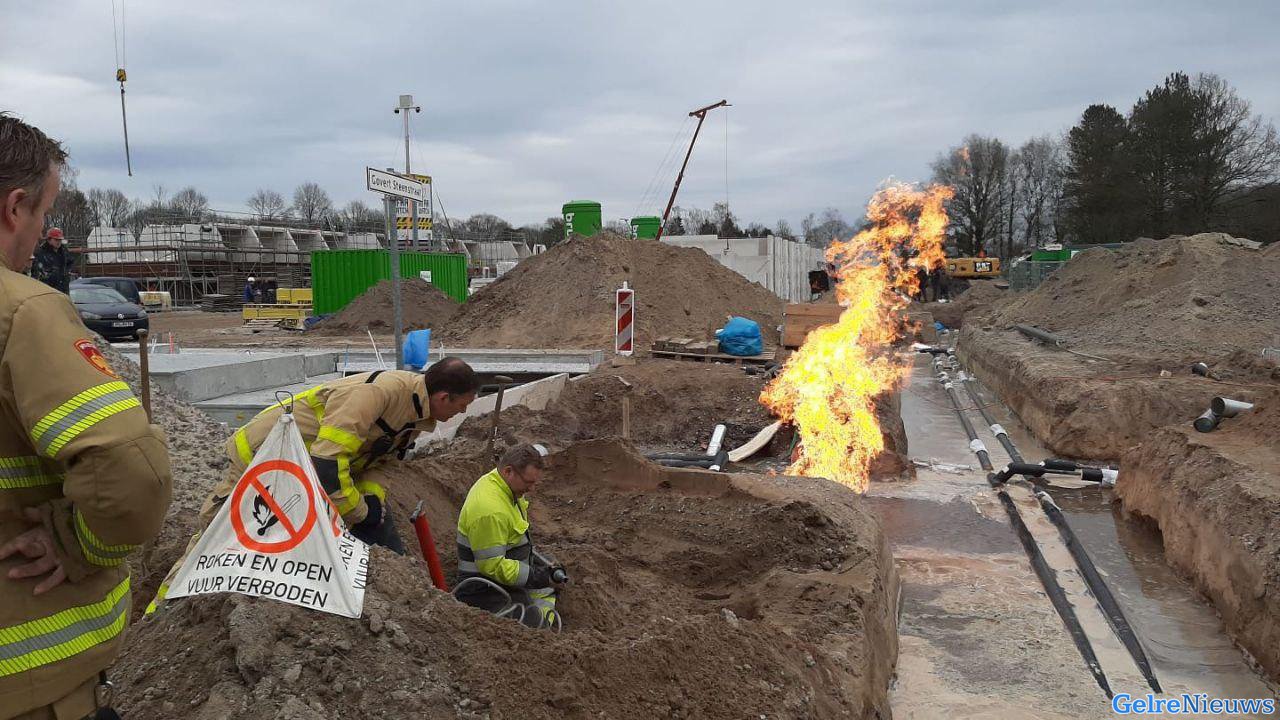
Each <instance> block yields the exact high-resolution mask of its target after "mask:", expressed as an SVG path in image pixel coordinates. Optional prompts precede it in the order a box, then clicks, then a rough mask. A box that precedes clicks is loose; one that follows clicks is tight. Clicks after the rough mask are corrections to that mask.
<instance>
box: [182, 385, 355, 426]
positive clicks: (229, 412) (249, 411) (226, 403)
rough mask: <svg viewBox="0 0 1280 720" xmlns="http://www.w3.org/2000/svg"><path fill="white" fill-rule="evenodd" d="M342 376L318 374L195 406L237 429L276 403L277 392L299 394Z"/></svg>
mask: <svg viewBox="0 0 1280 720" xmlns="http://www.w3.org/2000/svg"><path fill="white" fill-rule="evenodd" d="M342 377H343V376H342V375H341V374H339V373H328V374H324V375H316V376H313V377H310V378H308V379H307V380H306V381H305V382H299V383H293V384H291V385H284V386H281V387H276V388H268V389H265V390H253V391H251V392H245V393H237V394H234V395H225V396H222V397H216V398H211V399H209V400H203V401H201V402H197V403H195V406H196V407H198V408H200V409H201V410H203V411H204V412H205V413H206V414H208V415H209V416H210V417H212V418H213V419H214V420H217V421H218V422H224V423H226V424H227V426H228V427H230V428H232V429H235V428H238V427H240V426H241V425H244V424H245V423H247V422H249V421H250V420H251V419H253V416H254V415H257V414H258V413H260V412H262V410H263V408H265V407H267V406H268V405H273V404H275V402H276V393H277V392H281V391H285V392H290V393H293V394H294V395H297V394H298V393H301V392H302V391H304V390H310V389H311V388H313V387H315V386H316V385H319V384H321V383H326V382H329V381H330V380H339V379H341V378H342Z"/></svg>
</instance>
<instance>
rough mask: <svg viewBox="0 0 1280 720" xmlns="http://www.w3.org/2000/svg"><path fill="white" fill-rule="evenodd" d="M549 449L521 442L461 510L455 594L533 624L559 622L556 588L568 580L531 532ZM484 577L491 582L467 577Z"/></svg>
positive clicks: (483, 479)
mask: <svg viewBox="0 0 1280 720" xmlns="http://www.w3.org/2000/svg"><path fill="white" fill-rule="evenodd" d="M546 454H547V451H546V448H544V447H542V446H541V445H517V446H516V447H513V448H511V449H510V450H508V451H506V452H505V453H503V455H502V458H501V459H500V460H498V467H496V468H494V469H493V470H491V471H489V473H487V474H486V475H484V476H483V477H481V478H480V479H479V480H477V481H476V482H475V484H474V485H472V486H471V490H470V491H469V492H468V493H467V499H466V501H464V502H463V503H462V510H461V511H460V512H459V513H458V589H457V591H456V594H457V597H458V599H459V600H461V601H462V602H465V603H467V604H468V605H473V606H475V607H478V608H481V609H484V610H488V611H489V612H494V613H502V614H504V615H508V616H511V617H515V618H517V619H519V620H520V621H521V622H523V623H524V624H525V625H528V626H529V627H533V628H544V627H560V626H561V625H562V622H561V619H560V618H559V617H558V614H557V612H556V609H555V608H556V593H557V590H558V589H559V588H560V587H562V586H563V585H564V584H565V583H567V582H568V581H569V577H568V575H567V574H566V573H565V570H564V568H563V567H562V566H560V565H559V564H557V563H556V562H555V560H553V559H551V558H550V557H549V556H547V555H545V554H543V553H540V552H538V551H537V550H536V549H535V548H534V545H533V539H532V537H531V536H530V531H529V500H528V498H526V497H525V495H527V494H528V493H529V492H530V491H532V490H533V489H534V488H536V487H537V486H538V483H540V482H541V481H542V472H543V469H544V467H545V463H544V458H545V457H546ZM472 578H484V579H485V580H487V581H489V582H492V583H496V584H497V585H499V586H500V587H501V588H502V591H498V590H497V588H494V587H493V586H492V585H490V584H489V583H485V582H474V581H473V582H469V583H468V582H467V580H468V579H472Z"/></svg>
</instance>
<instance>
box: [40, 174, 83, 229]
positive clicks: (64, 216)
mask: <svg viewBox="0 0 1280 720" xmlns="http://www.w3.org/2000/svg"><path fill="white" fill-rule="evenodd" d="M79 175H80V172H79V170H77V169H76V168H74V167H71V166H67V167H66V168H64V169H63V172H62V178H61V186H60V187H59V189H58V197H57V198H55V199H54V201H53V207H51V208H49V217H48V222H49V226H50V227H57V228H61V229H62V231H63V232H64V233H66V235H67V237H68V238H82V237H88V235H89V231H90V230H92V229H93V208H91V207H90V206H89V201H88V199H87V198H86V197H85V194H84V193H82V192H80V189H79V188H78V187H77V186H76V178H77V177H79Z"/></svg>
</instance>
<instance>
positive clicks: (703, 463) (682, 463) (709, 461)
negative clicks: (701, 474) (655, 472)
mask: <svg viewBox="0 0 1280 720" xmlns="http://www.w3.org/2000/svg"><path fill="white" fill-rule="evenodd" d="M715 461H716V459H715V458H709V457H707V456H705V455H704V456H703V457H702V459H701V460H654V462H655V463H657V464H659V465H664V466H666V467H677V468H703V469H706V468H709V467H711V466H712V465H713V464H715Z"/></svg>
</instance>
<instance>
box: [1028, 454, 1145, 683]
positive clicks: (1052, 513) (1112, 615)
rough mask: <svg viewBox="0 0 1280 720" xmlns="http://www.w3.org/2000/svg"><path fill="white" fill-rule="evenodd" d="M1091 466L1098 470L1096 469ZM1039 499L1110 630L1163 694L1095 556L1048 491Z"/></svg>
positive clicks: (1038, 496) (1038, 497)
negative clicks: (1082, 542)
mask: <svg viewBox="0 0 1280 720" xmlns="http://www.w3.org/2000/svg"><path fill="white" fill-rule="evenodd" d="M1089 469H1092V470H1097V468H1089ZM1099 472H1101V471H1099ZM1036 499H1037V500H1039V501H1040V507H1042V508H1044V514H1045V515H1048V516H1049V521H1050V522H1052V523H1053V525H1054V527H1056V528H1058V534H1059V535H1061V536H1062V542H1064V543H1066V545H1067V550H1068V551H1069V552H1070V553H1071V557H1072V558H1073V559H1074V560H1075V561H1076V567H1078V568H1080V574H1081V575H1082V576H1083V577H1084V581H1085V583H1087V584H1088V586H1089V591H1090V592H1092V593H1093V597H1094V599H1096V600H1097V601H1098V606H1099V607H1101V608H1102V611H1103V612H1102V614H1103V615H1105V616H1106V618H1107V622H1108V623H1109V624H1110V625H1111V629H1112V630H1113V631H1115V634H1116V637H1118V638H1120V642H1121V643H1123V644H1124V647H1125V649H1126V650H1128V651H1129V655H1130V656H1131V657H1133V662H1134V663H1136V664H1137V666H1138V669H1139V670H1141V671H1142V676H1143V677H1144V678H1146V679H1147V684H1148V685H1150V686H1151V689H1152V690H1153V691H1154V692H1157V693H1163V692H1164V690H1161V689H1160V681H1159V680H1157V679H1156V674H1155V671H1154V670H1153V669H1152V668H1151V661H1150V660H1148V659H1147V653H1146V651H1145V650H1143V648H1142V643H1140V642H1138V635H1137V633H1135V632H1134V631H1133V626H1131V625H1130V624H1129V619H1128V618H1127V617H1125V614H1124V610H1123V609H1121V607H1120V603H1119V601H1117V600H1116V597H1115V595H1112V594H1111V588H1109V587H1108V586H1107V583H1106V581H1105V580H1103V579H1102V576H1101V575H1100V574H1099V573H1098V568H1097V567H1096V566H1095V565H1094V564H1093V559H1092V558H1090V557H1089V553H1088V552H1087V551H1086V550H1085V549H1084V545H1082V544H1081V543H1080V539H1079V538H1078V537H1076V534H1075V533H1074V532H1072V530H1071V526H1070V525H1068V524H1067V517H1066V516H1065V515H1063V514H1062V509H1061V508H1059V507H1058V505H1057V503H1055V502H1054V501H1053V498H1052V497H1050V496H1049V493H1047V492H1044V491H1043V490H1041V491H1040V492H1037V493H1036Z"/></svg>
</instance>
